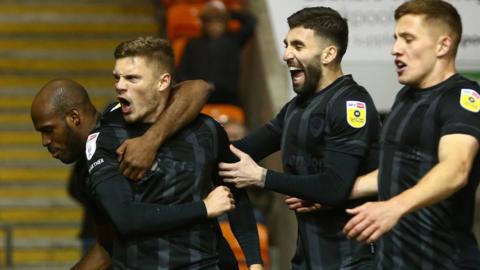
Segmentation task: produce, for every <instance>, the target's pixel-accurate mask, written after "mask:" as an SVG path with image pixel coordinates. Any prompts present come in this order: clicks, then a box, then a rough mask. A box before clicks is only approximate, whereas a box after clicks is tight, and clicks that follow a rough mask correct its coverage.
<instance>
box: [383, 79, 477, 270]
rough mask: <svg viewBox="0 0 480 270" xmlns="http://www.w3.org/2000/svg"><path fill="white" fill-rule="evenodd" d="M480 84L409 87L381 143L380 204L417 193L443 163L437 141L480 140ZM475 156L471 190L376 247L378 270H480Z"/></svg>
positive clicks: (408, 219) (415, 217) (406, 221)
mask: <svg viewBox="0 0 480 270" xmlns="http://www.w3.org/2000/svg"><path fill="white" fill-rule="evenodd" d="M479 94H480V92H479V86H478V84H476V83H474V82H472V81H470V80H467V79H466V78H464V77H462V76H460V75H458V74H456V75H453V76H452V77H450V78H449V79H447V80H446V81H444V82H442V83H440V84H438V85H435V86H433V87H430V88H426V89H415V88H412V87H408V86H407V87H404V88H403V89H402V90H401V91H400V92H399V94H398V95H397V98H396V101H395V103H394V105H393V107H392V111H391V113H390V114H389V115H388V117H387V119H386V121H385V124H384V127H383V129H382V133H381V138H380V149H381V151H380V168H379V169H380V170H379V199H380V200H388V199H390V198H391V197H393V196H395V195H397V194H399V193H401V192H403V191H404V190H406V189H409V188H411V187H413V186H415V185H416V184H417V183H418V181H419V180H420V179H421V178H422V177H423V176H424V175H425V174H426V173H427V172H428V171H430V170H431V169H432V167H434V166H435V165H436V164H437V163H438V144H439V141H440V138H441V137H442V136H445V135H449V134H467V135H471V136H473V137H475V138H477V140H480V113H479V111H480V95H479ZM479 179H480V157H479V155H477V157H476V158H475V161H474V164H473V167H472V169H471V172H470V175H469V179H468V184H467V185H466V186H465V187H464V188H462V189H461V190H459V191H458V192H456V193H455V194H454V195H452V196H451V197H449V198H448V199H445V200H443V201H441V202H438V203H436V204H433V205H430V206H427V207H424V208H421V209H419V210H417V211H415V212H413V213H410V214H407V215H405V216H404V217H402V218H401V219H400V221H399V222H398V224H397V225H396V226H395V227H394V228H393V229H392V230H391V231H390V232H388V233H386V234H385V235H383V236H382V237H381V239H380V240H379V242H378V246H377V255H378V256H377V259H376V265H377V269H422V270H423V269H435V270H436V269H449V270H450V269H480V252H479V251H478V245H477V243H476V240H475V237H474V235H473V233H472V226H473V213H474V201H475V190H476V188H477V186H478V181H479Z"/></svg>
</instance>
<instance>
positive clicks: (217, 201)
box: [203, 186, 235, 218]
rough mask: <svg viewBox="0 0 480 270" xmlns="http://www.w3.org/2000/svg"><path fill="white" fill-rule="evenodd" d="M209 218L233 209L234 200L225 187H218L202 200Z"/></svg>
mask: <svg viewBox="0 0 480 270" xmlns="http://www.w3.org/2000/svg"><path fill="white" fill-rule="evenodd" d="M203 202H204V203H205V207H206V208H207V216H208V217H209V218H214V217H218V216H220V215H223V214H225V213H226V212H228V211H231V210H233V209H235V200H234V199H233V195H232V193H231V192H230V189H229V188H228V187H226V186H218V187H216V188H215V189H214V190H212V191H211V192H210V193H209V194H208V195H207V198H205V199H204V200H203Z"/></svg>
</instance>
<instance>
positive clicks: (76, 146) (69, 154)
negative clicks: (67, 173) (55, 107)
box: [59, 124, 85, 164]
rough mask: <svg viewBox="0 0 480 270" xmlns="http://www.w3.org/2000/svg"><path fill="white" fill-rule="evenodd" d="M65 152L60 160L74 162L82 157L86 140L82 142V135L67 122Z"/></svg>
mask: <svg viewBox="0 0 480 270" xmlns="http://www.w3.org/2000/svg"><path fill="white" fill-rule="evenodd" d="M65 134H66V136H67V137H66V141H65V152H64V154H63V155H62V156H61V157H59V159H60V161H62V162H63V163H66V164H70V163H73V162H74V161H77V160H78V159H80V158H81V157H82V154H83V153H82V152H83V149H84V148H85V142H82V139H81V138H80V135H79V134H78V133H77V132H74V131H73V130H72V129H71V128H70V127H69V126H68V125H67V124H65Z"/></svg>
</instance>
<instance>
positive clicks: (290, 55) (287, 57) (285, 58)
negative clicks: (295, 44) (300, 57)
mask: <svg viewBox="0 0 480 270" xmlns="http://www.w3.org/2000/svg"><path fill="white" fill-rule="evenodd" d="M292 59H293V51H292V49H291V48H290V46H287V47H286V48H285V51H284V52H283V61H285V62H288V61H291V60H292Z"/></svg>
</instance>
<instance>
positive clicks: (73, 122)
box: [66, 109, 81, 127]
mask: <svg viewBox="0 0 480 270" xmlns="http://www.w3.org/2000/svg"><path fill="white" fill-rule="evenodd" d="M66 121H67V124H68V125H69V126H71V127H75V126H79V125H80V123H81V119H80V112H79V111H78V110H77V109H73V110H71V111H70V112H69V113H68V114H67V116H66Z"/></svg>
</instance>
